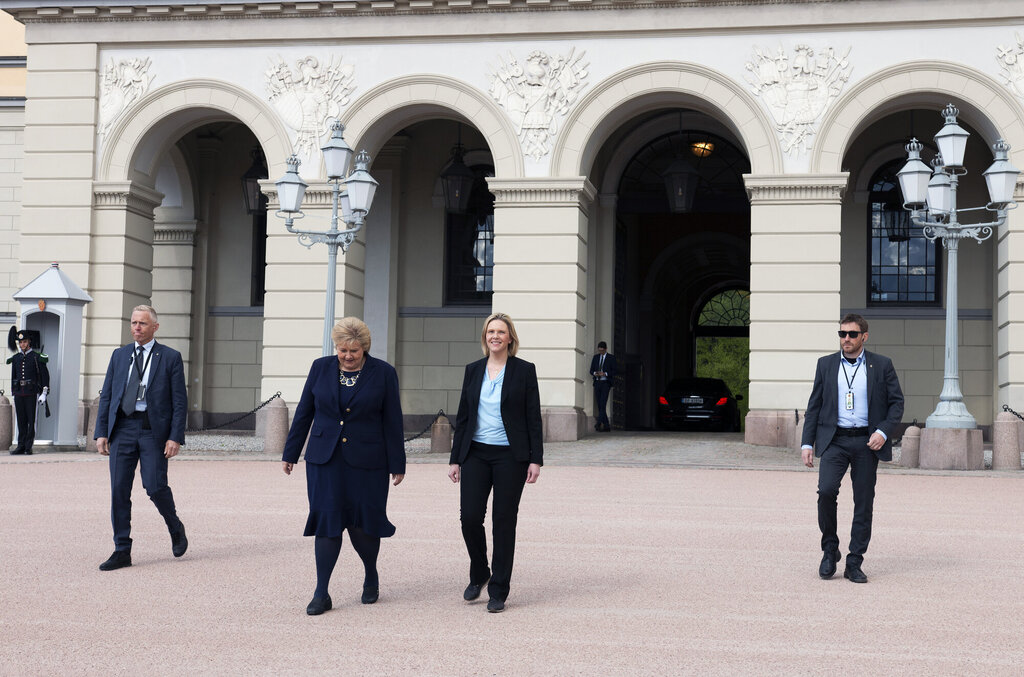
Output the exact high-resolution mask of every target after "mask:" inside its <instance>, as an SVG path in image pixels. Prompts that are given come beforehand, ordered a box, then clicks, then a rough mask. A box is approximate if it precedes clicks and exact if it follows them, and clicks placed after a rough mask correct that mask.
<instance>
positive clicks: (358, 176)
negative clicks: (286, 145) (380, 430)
mask: <svg viewBox="0 0 1024 677" xmlns="http://www.w3.org/2000/svg"><path fill="white" fill-rule="evenodd" d="M344 131H345V126H344V125H342V124H341V123H340V122H338V121H337V120H335V121H334V123H333V124H332V125H331V138H330V140H329V141H328V142H327V144H326V145H325V146H324V147H323V148H321V149H320V151H321V152H322V153H323V154H324V164H325V165H326V167H327V180H328V181H329V182H331V183H332V184H333V190H332V191H331V228H330V230H327V231H318V230H300V229H298V228H294V227H293V224H294V222H295V219H301V218H303V216H305V215H304V214H303V213H302V209H301V207H302V197H303V195H304V194H305V192H306V188H307V186H308V184H307V183H306V182H305V181H303V180H302V178H301V177H300V176H299V158H297V157H296V156H295V155H292V156H291V157H289V158H288V160H287V164H288V171H287V172H286V173H285V175H284V176H283V177H281V178H280V179H278V180H277V181H276V182H275V183H276V185H277V195H278V202H279V203H280V207H281V208H280V209H279V210H278V212H277V216H278V217H281V218H283V219H284V220H285V221H284V226H285V228H287V229H288V232H289V233H295V234H296V235H298V236H299V237H298V240H299V244H301V245H302V246H303V247H306V248H307V249H310V248H312V247H313V245H314V244H317V243H322V244H326V245H327V301H326V303H325V307H324V341H323V354H324V355H325V356H326V355H330V354H331V353H333V352H334V344H333V342H332V341H331V328H332V327H333V326H334V292H335V286H336V282H335V280H336V273H337V267H338V247H341V252H342V253H343V254H345V253H347V252H348V248H349V245H351V244H352V241H353V240H355V238H356V233H358V232H359V231H360V230H362V228H363V222H364V220H365V219H366V214H367V213H369V211H370V205H371V204H372V203H373V195H374V192H376V190H377V185H378V184H377V181H375V180H374V178H373V177H372V176H370V173H369V172H368V171H367V167H369V166H370V156H369V155H367V153H366V151H365V150H364V151H360V152H359V154H358V155H356V158H355V160H356V168H355V170H353V171H352V173H351V174H348V176H347V177H346V174H347V173H348V166H349V162H350V161H351V159H352V149H351V148H350V147H349V145H348V144H347V143H345V139H344V138H342V133H343V132H344ZM342 184H345V192H344V193H342V192H341V185H342ZM339 207H340V210H341V215H340V216H341V218H340V222H342V224H343V225H345V226H346V227H345V228H344V229H341V230H339V229H338V223H339V214H338V210H339Z"/></svg>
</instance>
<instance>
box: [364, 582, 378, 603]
mask: <svg viewBox="0 0 1024 677" xmlns="http://www.w3.org/2000/svg"><path fill="white" fill-rule="evenodd" d="M379 598H380V588H379V587H378V586H376V585H364V586H363V596H362V597H361V598H360V599H359V601H360V602H362V603H363V604H373V603H374V602H376V601H377V600H378V599H379Z"/></svg>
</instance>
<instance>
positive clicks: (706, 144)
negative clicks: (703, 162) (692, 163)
mask: <svg viewBox="0 0 1024 677" xmlns="http://www.w3.org/2000/svg"><path fill="white" fill-rule="evenodd" d="M690 151H691V152H692V153H693V154H694V155H696V156H697V157H707V156H709V155H711V154H712V153H713V152H715V144H713V143H711V142H710V141H694V142H693V143H691V144H690Z"/></svg>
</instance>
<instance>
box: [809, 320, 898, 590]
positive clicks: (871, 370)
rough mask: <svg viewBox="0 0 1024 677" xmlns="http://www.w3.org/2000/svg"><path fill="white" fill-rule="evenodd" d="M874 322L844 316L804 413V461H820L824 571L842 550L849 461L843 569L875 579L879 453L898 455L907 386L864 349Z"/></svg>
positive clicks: (862, 579)
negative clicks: (867, 571)
mask: <svg viewBox="0 0 1024 677" xmlns="http://www.w3.org/2000/svg"><path fill="white" fill-rule="evenodd" d="M867 340H868V323H867V321H866V320H865V319H864V318H863V317H861V316H860V315H855V314H852V313H851V314H847V315H846V316H845V317H843V319H842V320H841V321H840V322H839V347H840V350H839V352H837V353H832V354H831V355H826V356H824V357H822V358H820V359H819V360H818V368H817V370H816V371H815V373H814V386H813V388H812V389H811V397H810V399H809V400H808V401H807V413H806V414H805V415H804V432H803V441H802V452H801V455H802V457H803V462H804V465H806V466H807V467H808V468H813V467H814V457H815V456H817V457H818V458H819V459H820V461H819V465H818V527H819V528H820V529H821V550H822V552H823V553H824V554H823V556H822V558H821V564H820V566H819V567H818V575H819V576H821V577H822V578H832V576H833V574H835V572H836V562H838V561H839V560H840V558H841V557H842V555H841V554H840V552H839V536H838V534H837V524H836V522H837V519H836V502H837V498H838V496H839V484H840V483H841V482H842V480H843V476H844V475H845V474H846V471H847V469H849V470H850V480H851V482H852V484H853V526H852V527H851V529H850V548H849V553H848V554H847V555H846V570H845V571H844V573H843V576H844V577H845V578H847V579H849V580H851V581H853V582H854V583H867V582H868V578H867V576H865V575H864V572H863V571H862V570H861V564H862V562H863V561H864V553H865V552H866V551H867V549H868V541H870V540H871V511H872V504H873V503H874V500H875V478H876V474H877V471H878V461H879V460H882V461H891V460H892V439H891V438H892V435H893V432H894V431H895V428H896V426H897V425H898V424H899V423H900V421H901V420H902V418H903V391H902V390H901V389H900V382H899V379H898V378H897V377H896V370H895V369H893V366H892V360H890V359H889V358H888V357H884V356H882V355H878V354H875V353H872V352H868V351H867V350H864V344H865V343H866V342H867Z"/></svg>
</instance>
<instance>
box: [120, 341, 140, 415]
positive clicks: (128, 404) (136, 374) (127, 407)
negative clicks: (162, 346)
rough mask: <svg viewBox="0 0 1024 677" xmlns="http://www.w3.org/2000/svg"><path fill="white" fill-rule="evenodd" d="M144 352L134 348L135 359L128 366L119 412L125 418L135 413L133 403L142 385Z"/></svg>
mask: <svg viewBox="0 0 1024 677" xmlns="http://www.w3.org/2000/svg"><path fill="white" fill-rule="evenodd" d="M144 354H145V352H144V351H143V349H142V346H138V347H136V348H135V359H134V360H132V363H131V365H129V367H128V369H129V372H130V373H129V374H128V385H127V386H126V387H125V389H124V396H123V397H121V411H122V412H123V413H124V415H125V416H131V415H132V414H134V413H135V401H136V400H137V399H138V397H139V386H140V385H142V356H143V355H144Z"/></svg>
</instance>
